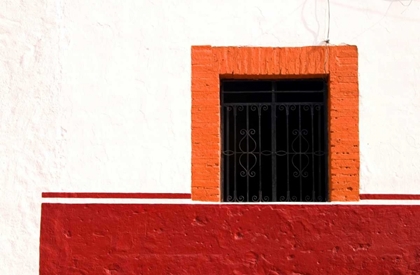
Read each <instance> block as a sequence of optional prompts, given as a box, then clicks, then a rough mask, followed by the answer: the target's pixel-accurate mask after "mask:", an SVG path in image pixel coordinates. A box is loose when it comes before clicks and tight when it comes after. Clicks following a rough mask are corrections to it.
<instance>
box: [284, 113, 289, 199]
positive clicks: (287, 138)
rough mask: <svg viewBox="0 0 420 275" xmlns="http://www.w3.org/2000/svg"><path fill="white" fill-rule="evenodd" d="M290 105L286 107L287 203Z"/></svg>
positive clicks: (287, 196) (287, 197)
mask: <svg viewBox="0 0 420 275" xmlns="http://www.w3.org/2000/svg"><path fill="white" fill-rule="evenodd" d="M289 107H290V106H289V105H285V109H286V146H287V148H286V157H287V171H286V173H287V195H286V201H290V171H289V169H290V168H289Z"/></svg>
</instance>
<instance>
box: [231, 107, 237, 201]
mask: <svg viewBox="0 0 420 275" xmlns="http://www.w3.org/2000/svg"><path fill="white" fill-rule="evenodd" d="M232 107H233V148H234V149H233V158H234V160H233V198H232V200H233V201H236V199H237V198H238V196H237V192H236V117H237V114H238V113H237V107H236V106H232Z"/></svg>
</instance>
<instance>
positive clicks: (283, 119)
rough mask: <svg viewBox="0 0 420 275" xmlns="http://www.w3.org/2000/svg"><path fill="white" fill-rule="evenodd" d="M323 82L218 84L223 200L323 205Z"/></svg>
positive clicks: (325, 126) (325, 190) (324, 155)
mask: <svg viewBox="0 0 420 275" xmlns="http://www.w3.org/2000/svg"><path fill="white" fill-rule="evenodd" d="M326 87H327V84H326V81H325V80H324V79H315V80H314V79H311V80H275V81H255V80H253V81H242V80H241V81H238V80H223V81H222V82H221V114H222V116H221V125H222V129H221V134H222V190H223V191H222V192H223V200H224V201H226V202H265V201H267V202H268V201H327V200H328V193H327V192H328V188H327V186H328V182H327V178H328V176H327V175H328V173H327V123H326V108H325V106H326V99H327V92H326V91H327V88H326Z"/></svg>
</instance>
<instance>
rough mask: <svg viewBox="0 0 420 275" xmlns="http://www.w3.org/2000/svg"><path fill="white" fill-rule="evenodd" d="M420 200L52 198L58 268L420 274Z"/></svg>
mask: <svg viewBox="0 0 420 275" xmlns="http://www.w3.org/2000/svg"><path fill="white" fill-rule="evenodd" d="M419 221H420V206H360V205H359V206H355V205H352V206H344V205H342V206H338V205H335V206H325V205H323V206H319V205H318V206H315V205H311V206H303V205H302V206H298V205H294V206H291V205H289V206H286V205H261V204H260V205H199V204H195V205H191V204H184V205H111V204H107V205H88V204H84V205H56V204H44V205H43V207H42V231H41V261H40V263H41V269H40V270H41V272H40V274H42V275H50V274H188V275H190V274H261V275H267V274H270V275H283V274H284V275H297V274H334V275H335V274H343V275H344V274H389V275H390V274H418V271H419V270H420V249H419V247H420V240H419V238H418V236H419V234H420V227H419Z"/></svg>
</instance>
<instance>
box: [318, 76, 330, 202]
mask: <svg viewBox="0 0 420 275" xmlns="http://www.w3.org/2000/svg"><path fill="white" fill-rule="evenodd" d="M323 113H324V152H325V153H324V172H325V179H324V183H323V184H324V186H325V187H324V188H325V191H324V196H325V197H324V200H326V201H328V200H329V189H328V184H329V183H328V181H329V172H328V171H329V170H328V151H329V134H328V132H329V130H328V129H329V125H328V115H329V114H328V82H326V83H325V86H324V111H323ZM320 184H321V183H320Z"/></svg>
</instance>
